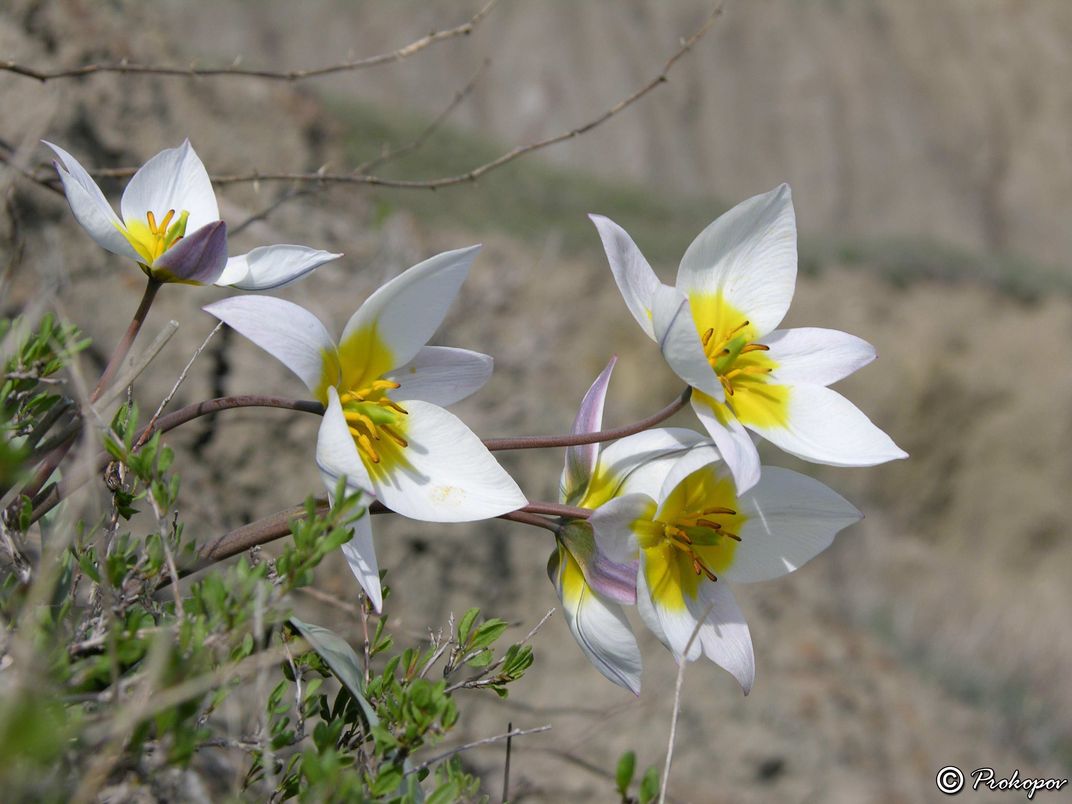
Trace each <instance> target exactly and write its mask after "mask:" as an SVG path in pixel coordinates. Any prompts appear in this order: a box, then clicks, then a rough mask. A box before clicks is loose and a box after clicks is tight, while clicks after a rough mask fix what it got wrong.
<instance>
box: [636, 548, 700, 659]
mask: <svg viewBox="0 0 1072 804" xmlns="http://www.w3.org/2000/svg"><path fill="white" fill-rule="evenodd" d="M645 563H646V562H645V557H644V551H643V550H641V551H640V572H638V573H637V613H639V614H640V619H642V620H643V621H644V624H645V625H646V626H648V628H650V629H651V631H652V633H653V634H655V636H657V637H658V638H659V641H660V642H662V643H663V644H664V645H666V647H667V648H669V650H670V652H671V653H673V654H674V658H675V659H676V660H677V661H679V662H680V661H681V659H682V657H683V656H684V657H686V658H687V659H688V660H689V661H690V662H692V661H695V660H696V659H699V658H700V654H701V653H702V651H703V645H702V642H701V640H700V638H699V636H697V638H696V639H693V640H692V644H691V645H689V640H690V639H691V638H692V633H693V631H695V630H696V616H695V615H694V614H693V613H692V612H691V611H690V610H689V608H688V607H687V606H686V607H685V608H682V609H668V608H665V607H664V606H660V605H658V604H657V603H656V602H655V601H654V600H653V599H652V596H651V587H650V586H649V585H648V577H647V573H646V572H645V571H644V566H645ZM686 647H688V654H687V655H686V653H685V648H686Z"/></svg>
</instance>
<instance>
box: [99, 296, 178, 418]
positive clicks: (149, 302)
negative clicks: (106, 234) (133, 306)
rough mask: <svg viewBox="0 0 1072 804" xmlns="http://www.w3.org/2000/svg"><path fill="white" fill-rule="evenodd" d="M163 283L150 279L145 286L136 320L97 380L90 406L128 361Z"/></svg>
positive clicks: (133, 320)
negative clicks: (127, 358) (125, 360)
mask: <svg viewBox="0 0 1072 804" xmlns="http://www.w3.org/2000/svg"><path fill="white" fill-rule="evenodd" d="M161 284H163V283H162V282H160V281H158V280H156V279H153V278H152V277H149V281H148V283H146V285H145V293H144V294H143V295H142V297H141V302H140V303H139V304H138V309H137V310H135V311H134V318H132V319H131V321H130V326H129V327H127V331H126V332H125V333H124V334H123V338H122V339H121V340H120V341H119V343H118V345H117V346H116V347H115V351H114V352H112V356H111V358H109V360H108V365H107V366H105V368H104V373H103V374H101V377H100V379H99V380H97V387H96V388H94V389H93V393H92V394H90V395H89V401H90V404H92V403H94V402H96V401H97V400H98V399H100V398H101V394H103V393H104V391H105V389H107V388H108V385H109V384H111V382H112V380H114V379H115V375H116V373H117V372H118V371H119V366H120V365H121V364H122V362H123V360H124V359H126V356H127V353H129V352H130V347H131V346H133V345H134V339H135V338H137V337H138V332H140V331H141V325H142V324H144V323H145V319H146V317H147V316H148V315H149V308H150V307H152V306H153V299H155V298H156V292H157V291H158V290H160V285H161Z"/></svg>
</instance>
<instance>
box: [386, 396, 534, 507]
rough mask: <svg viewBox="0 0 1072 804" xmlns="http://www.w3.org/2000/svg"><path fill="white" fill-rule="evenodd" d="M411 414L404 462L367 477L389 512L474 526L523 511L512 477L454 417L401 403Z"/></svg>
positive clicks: (427, 406) (424, 406)
mask: <svg viewBox="0 0 1072 804" xmlns="http://www.w3.org/2000/svg"><path fill="white" fill-rule="evenodd" d="M399 403H400V404H401V405H402V407H404V408H405V409H406V410H407V411H409V415H408V416H407V417H406V422H405V429H404V432H405V438H406V440H407V441H408V442H409V446H408V447H406V448H405V449H403V450H401V454H402V456H403V457H404V459H405V463H404V464H403V465H401V466H397V467H393V468H392V469H391V470H390V471H376V472H372V473H371V479H372V486H373V490H374V491H375V493H376V497H377V498H379V499H380V500H382V501H383V503H384V505H386V506H387V507H388V508H390V509H392V510H393V511H397V512H398V513H400V514H402V515H403V516H408V517H409V518H410V519H420V520H424V521H426V522H472V521H475V520H478V519H490V518H492V517H496V516H498V515H499V514H505V513H506V512H508V511H516V510H517V509H518V508H521V507H523V506H524V505H525V504H526V503H527V500H526V499H525V495H524V494H522V493H521V489H519V488H518V487H517V484H516V483H515V482H514V480H513V478H511V477H510V475H508V474H507V473H506V470H505V469H503V468H502V467H501V466H499V464H498V462H497V461H496V460H495V458H494V457H492V455H491V453H490V452H488V450H487V447H485V446H484V444H483V443H482V442H481V441H480V439H479V438H477V437H476V435H475V434H474V433H473V431H472V430H470V429H469V428H468V427H466V426H465V425H464V424H463V423H462V421H461V420H460V419H459V418H458V417H457V416H455V415H454V414H452V413H449V412H447V411H445V410H443V408H441V407H438V406H436V405H431V404H429V403H427V402H421V401H419V400H408V399H402V400H399Z"/></svg>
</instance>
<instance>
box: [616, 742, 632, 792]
mask: <svg viewBox="0 0 1072 804" xmlns="http://www.w3.org/2000/svg"><path fill="white" fill-rule="evenodd" d="M635 772H636V754H634V753H633V752H632V751H626V752H625V753H624V754H622V756H621V758H620V759H619V760H618V769H617V771H615V773H614V779H615V781H616V782H617V784H618V792H619V793H620V794H621V796H622V798H625V797H626V796H627V795H629V785H631V784H632V783H633V773H635Z"/></svg>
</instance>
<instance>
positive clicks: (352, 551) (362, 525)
mask: <svg viewBox="0 0 1072 804" xmlns="http://www.w3.org/2000/svg"><path fill="white" fill-rule="evenodd" d="M342 554H343V555H344V556H346V562H347V563H348V564H349V565H350V569H351V570H352V571H353V573H354V577H355V578H357V582H358V583H359V584H361V588H362V589H364V590H365V594H366V595H368V597H369V602H371V603H372V606H373V608H375V609H376V611H380V609H381V608H382V607H383V593H382V591H381V589H380V568H379V566H378V565H377V563H376V547H375V545H374V544H373V543H372V515H371V514H369V512H368V511H367V510H366V511H365V513H364V514H362V515H361V518H360V519H358V520H357V521H356V522H355V523H354V536H353V538H352V539H350V541H348V542H347V543H346V544H344V545H343V546H342Z"/></svg>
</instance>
